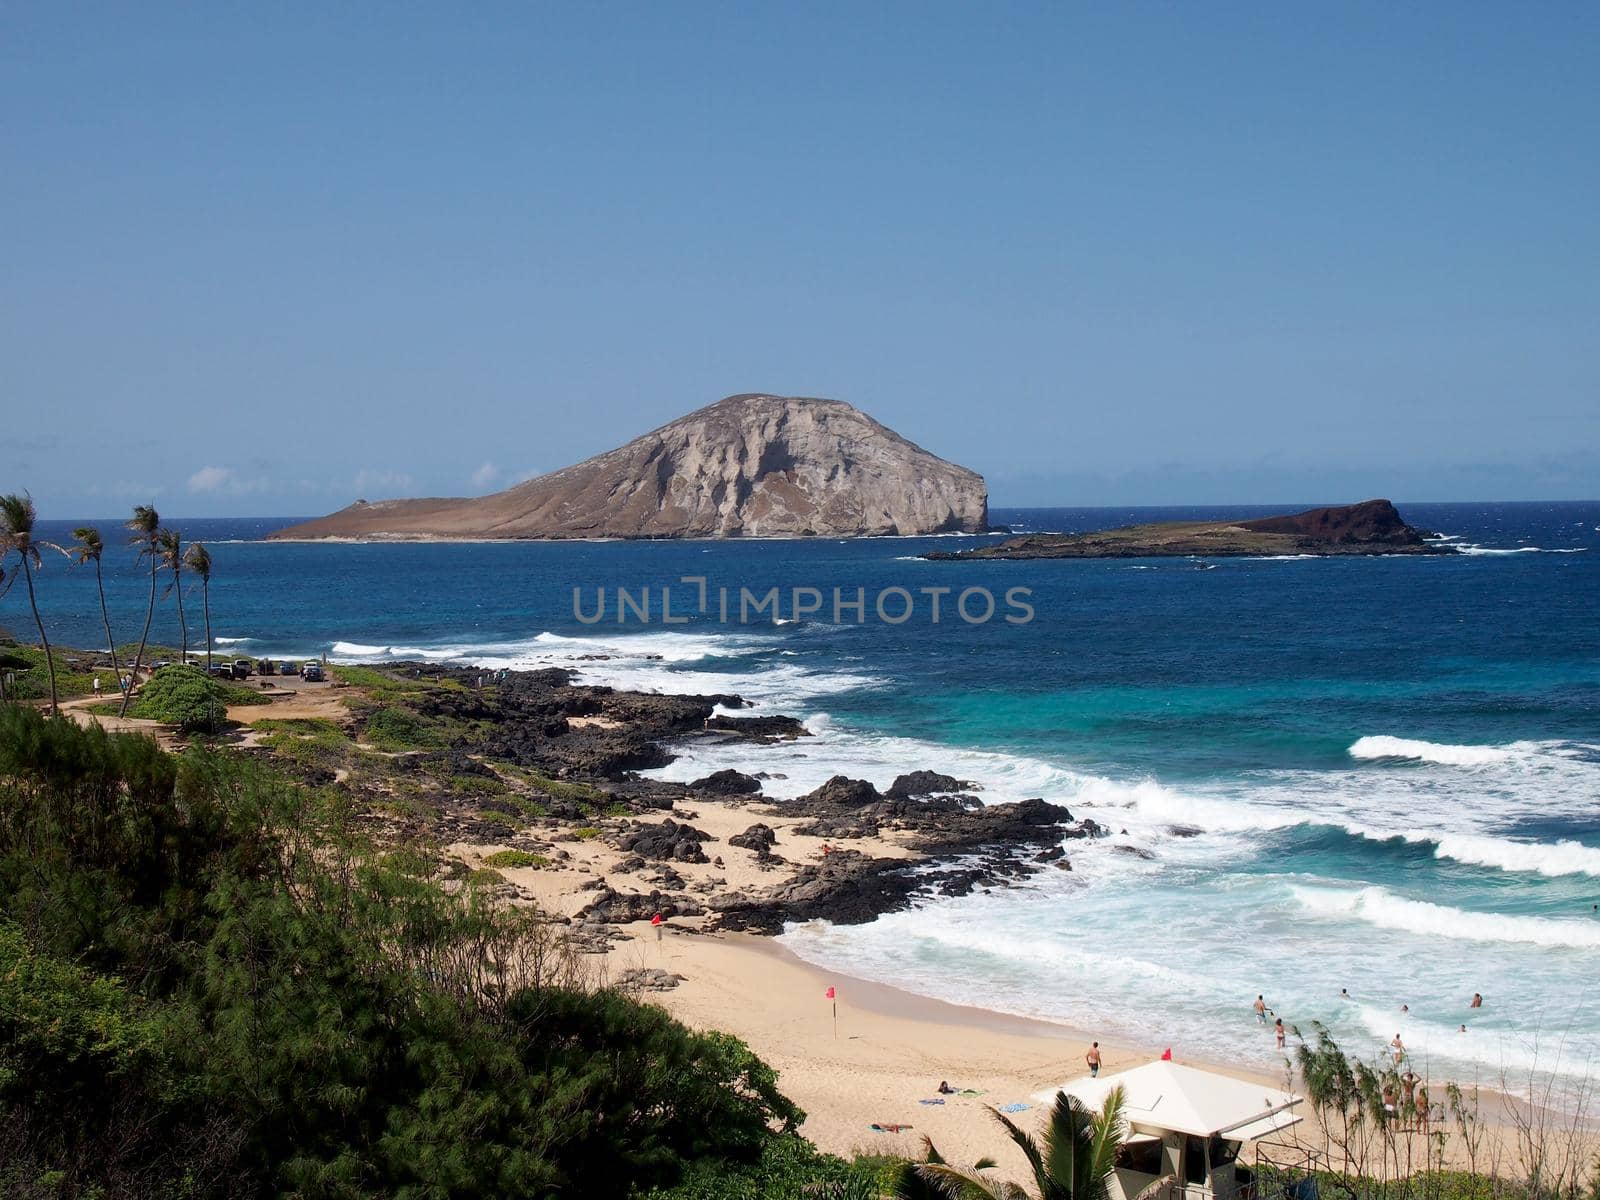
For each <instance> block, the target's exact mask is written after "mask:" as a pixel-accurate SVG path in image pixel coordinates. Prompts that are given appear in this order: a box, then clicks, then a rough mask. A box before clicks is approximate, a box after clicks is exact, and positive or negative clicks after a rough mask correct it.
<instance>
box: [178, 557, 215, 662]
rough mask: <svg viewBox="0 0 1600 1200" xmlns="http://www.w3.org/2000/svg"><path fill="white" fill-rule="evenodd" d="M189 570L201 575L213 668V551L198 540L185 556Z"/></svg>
mask: <svg viewBox="0 0 1600 1200" xmlns="http://www.w3.org/2000/svg"><path fill="white" fill-rule="evenodd" d="M183 561H184V562H185V563H186V564H187V565H188V567H189V570H191V571H193V572H194V573H195V574H196V575H198V576H200V602H201V605H202V607H203V608H204V609H205V614H206V670H207V671H208V672H209V671H210V670H211V551H209V550H207V549H206V546H205V543H204V542H196V543H195V544H194V545H192V546H190V547H189V552H188V553H187V554H185V555H184V556H183Z"/></svg>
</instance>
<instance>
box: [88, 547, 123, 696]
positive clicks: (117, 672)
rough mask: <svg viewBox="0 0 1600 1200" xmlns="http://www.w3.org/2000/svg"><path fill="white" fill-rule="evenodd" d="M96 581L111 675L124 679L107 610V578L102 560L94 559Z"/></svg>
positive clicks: (114, 677)
mask: <svg viewBox="0 0 1600 1200" xmlns="http://www.w3.org/2000/svg"><path fill="white" fill-rule="evenodd" d="M94 582H95V586H96V587H98V588H99V589H100V620H101V621H103V622H104V623H105V627H106V649H107V650H109V651H111V677H112V678H113V679H115V680H117V681H119V682H120V681H121V679H122V668H121V667H119V666H117V640H116V638H114V637H112V636H111V614H110V613H109V612H108V611H107V610H106V580H105V576H104V575H103V574H102V573H101V571H100V560H99V559H98V558H97V559H95V560H94Z"/></svg>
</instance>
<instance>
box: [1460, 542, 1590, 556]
mask: <svg viewBox="0 0 1600 1200" xmlns="http://www.w3.org/2000/svg"><path fill="white" fill-rule="evenodd" d="M1588 549H1589V547H1587V546H1556V547H1552V548H1550V549H1546V548H1545V547H1543V546H1478V545H1474V544H1472V543H1470V542H1463V543H1462V544H1461V545H1459V546H1456V547H1455V551H1456V553H1457V554H1465V555H1469V556H1477V557H1484V556H1493V555H1501V554H1583V553H1585V552H1586V551H1587V550H1588Z"/></svg>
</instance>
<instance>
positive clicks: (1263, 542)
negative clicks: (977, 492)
mask: <svg viewBox="0 0 1600 1200" xmlns="http://www.w3.org/2000/svg"><path fill="white" fill-rule="evenodd" d="M1454 553H1455V551H1454V550H1453V549H1451V548H1450V547H1449V546H1446V545H1441V544H1440V543H1438V542H1435V541H1429V540H1428V535H1427V534H1426V533H1425V532H1424V531H1422V530H1420V529H1417V528H1414V527H1413V526H1411V525H1407V524H1406V523H1405V521H1404V520H1403V519H1402V518H1401V516H1400V513H1399V512H1398V511H1397V510H1396V509H1395V506H1394V505H1393V504H1391V503H1390V502H1389V501H1387V500H1366V501H1363V502H1362V503H1360V504H1344V505H1337V506H1334V507H1331V508H1313V509H1308V510H1307V511H1306V512H1302V513H1294V514H1290V515H1286V516H1280V517H1260V518H1258V519H1256V520H1251V521H1166V522H1162V523H1160V524H1156V525H1128V526H1125V527H1123V528H1121V529H1107V530H1102V531H1099V532H1096V533H1030V534H1024V535H1022V536H1021V537H1014V538H1007V539H1006V540H1005V541H1003V542H1001V543H999V544H998V545H994V546H981V547H978V548H977V549H974V550H962V551H960V552H958V553H953V554H952V553H934V554H926V555H924V556H923V557H924V558H930V559H969V558H1146V557H1160V556H1165V557H1185V558H1186V557H1196V558H1222V557H1228V556H1238V555H1257V556H1260V555H1264V556H1268V557H1283V556H1285V555H1291V554H1454Z"/></svg>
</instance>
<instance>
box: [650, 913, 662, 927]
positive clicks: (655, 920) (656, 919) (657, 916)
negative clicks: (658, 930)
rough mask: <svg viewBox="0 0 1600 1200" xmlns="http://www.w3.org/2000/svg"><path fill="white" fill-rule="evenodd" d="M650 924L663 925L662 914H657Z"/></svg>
mask: <svg viewBox="0 0 1600 1200" xmlns="http://www.w3.org/2000/svg"><path fill="white" fill-rule="evenodd" d="M650 924H652V925H659V924H661V914H660V913H657V914H656V915H655V916H653V917H651V918H650Z"/></svg>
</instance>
